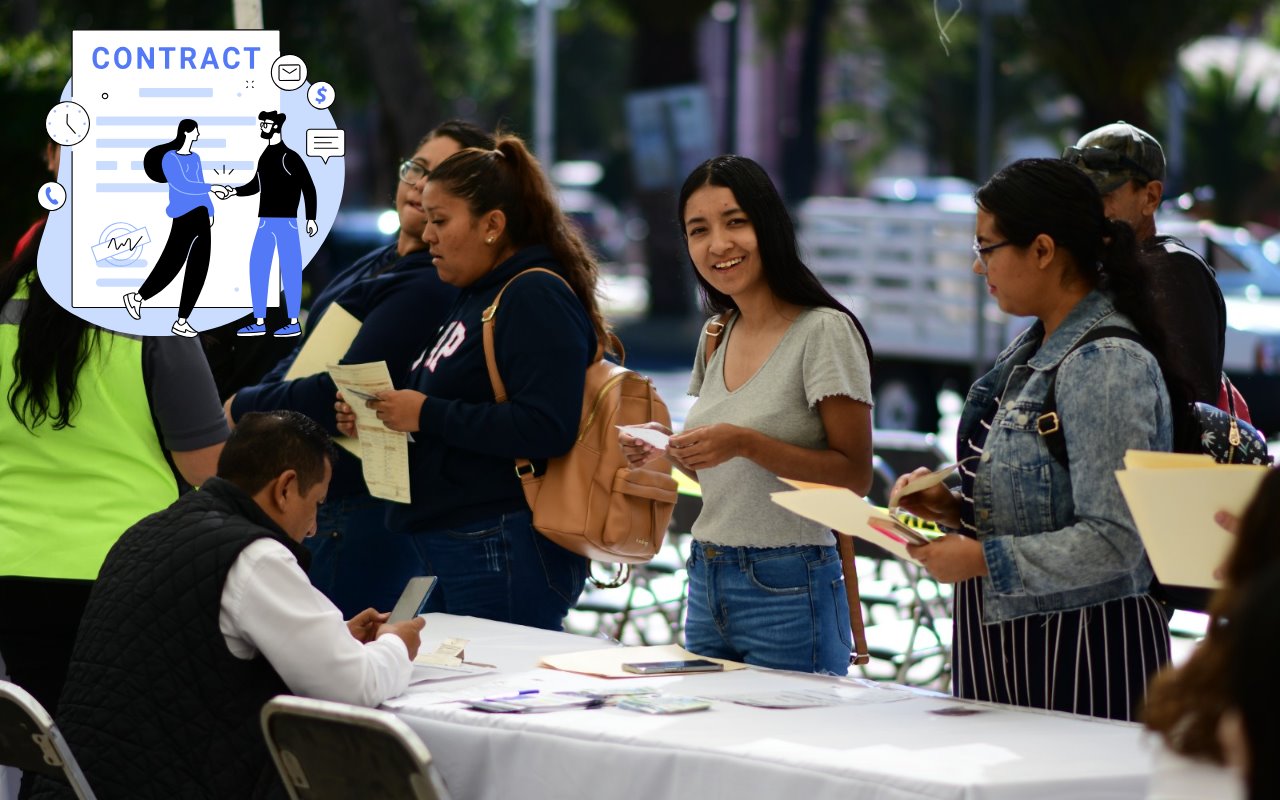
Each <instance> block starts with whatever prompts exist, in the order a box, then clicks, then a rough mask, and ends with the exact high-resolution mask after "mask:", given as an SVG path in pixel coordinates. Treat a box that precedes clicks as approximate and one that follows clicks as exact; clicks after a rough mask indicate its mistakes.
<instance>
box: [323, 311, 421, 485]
mask: <svg viewBox="0 0 1280 800" xmlns="http://www.w3.org/2000/svg"><path fill="white" fill-rule="evenodd" d="M326 316H327V315H326ZM322 321H323V320H322ZM329 375H330V376H331V377H332V378H333V382H334V383H336V384H337V385H338V391H340V392H342V396H343V397H344V398H346V401H347V405H349V406H351V409H352V410H353V411H354V412H355V415H356V432H357V433H358V436H357V438H358V440H359V442H360V460H361V462H362V467H363V470H364V482H365V484H366V485H368V487H369V494H371V495H373V496H374V497H381V498H382V499H384V500H391V501H393V502H396V503H408V502H409V501H410V500H409V434H407V433H402V432H399V431H393V430H391V429H389V428H388V427H387V426H386V425H383V424H382V420H380V419H378V416H377V414H376V413H374V411H373V409H371V408H367V407H366V406H365V404H364V402H363V401H362V400H361V399H360V395H364V396H366V397H372V396H375V395H377V394H378V392H388V391H391V390H392V389H394V388H395V386H393V385H392V383H391V373H390V372H388V371H387V362H385V361H374V362H370V363H367V364H330V365H329Z"/></svg>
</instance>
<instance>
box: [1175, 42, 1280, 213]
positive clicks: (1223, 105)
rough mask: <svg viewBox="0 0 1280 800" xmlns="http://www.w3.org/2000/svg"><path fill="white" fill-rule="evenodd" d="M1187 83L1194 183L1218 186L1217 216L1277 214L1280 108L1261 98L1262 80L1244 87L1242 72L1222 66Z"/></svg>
mask: <svg viewBox="0 0 1280 800" xmlns="http://www.w3.org/2000/svg"><path fill="white" fill-rule="evenodd" d="M1184 83H1185V85H1186V86H1187V94H1188V104H1187V115H1186V132H1187V158H1186V166H1187V180H1188V183H1189V185H1190V186H1205V185H1208V186H1212V187H1213V205H1212V207H1213V219H1214V221H1215V222H1219V223H1221V224H1223V225H1242V224H1244V223H1245V222H1247V221H1250V220H1256V219H1259V218H1261V217H1262V216H1264V215H1267V214H1273V213H1274V212H1273V211H1272V209H1273V201H1274V200H1275V198H1276V188H1277V186H1276V176H1275V169H1276V166H1277V164H1278V163H1280V147H1278V146H1277V140H1278V137H1280V114H1277V111H1276V109H1275V108H1270V109H1267V108H1263V107H1262V105H1261V104H1260V103H1259V102H1258V92H1259V89H1260V86H1261V84H1254V85H1253V87H1252V88H1245V87H1241V86H1240V79H1239V74H1238V73H1236V72H1228V71H1226V70H1223V69H1221V68H1218V67H1213V68H1211V69H1209V71H1208V72H1207V73H1206V74H1205V75H1204V76H1203V77H1202V78H1199V79H1197V78H1194V77H1192V76H1190V75H1184Z"/></svg>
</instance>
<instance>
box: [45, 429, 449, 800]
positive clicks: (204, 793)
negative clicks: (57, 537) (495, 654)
mask: <svg viewBox="0 0 1280 800" xmlns="http://www.w3.org/2000/svg"><path fill="white" fill-rule="evenodd" d="M333 457H334V448H333V443H332V442H331V441H330V440H329V436H328V434H326V433H325V432H324V430H323V429H322V428H320V426H319V425H317V424H316V423H315V422H314V421H312V420H311V419H309V418H307V417H305V416H303V415H302V414H298V413H296V412H292V411H274V412H270V413H265V414H259V413H254V414H246V415H245V416H244V417H243V418H242V419H241V420H240V423H239V424H238V425H237V426H236V429H235V432H234V433H232V434H231V438H230V439H228V440H227V443H226V447H225V448H224V449H223V451H222V455H221V457H220V458H219V459H218V473H217V477H214V478H210V479H209V480H208V481H206V482H205V483H204V485H203V486H201V487H200V491H198V492H189V493H188V494H186V495H184V496H183V497H181V498H180V499H179V500H178V501H177V502H175V503H174V504H173V505H171V506H169V507H168V508H167V509H165V510H163V511H160V512H158V513H156V514H152V515H151V516H149V517H146V518H144V519H143V520H141V521H140V522H138V523H137V524H135V525H134V526H133V527H131V528H130V529H129V530H128V531H126V532H125V534H124V535H123V536H122V537H121V538H120V540H119V541H118V542H117V543H116V545H115V546H114V547H112V548H111V552H110V553H109V554H108V555H107V558H106V562H105V563H104V564H103V566H102V572H101V573H100V574H99V576H98V581H97V583H96V585H95V586H94V588H93V593H92V595H90V597H89V605H88V607H87V609H86V610H85V615H84V618H83V620H82V621H81V623H80V632H79V635H78V637H77V639H76V644H75V650H74V652H73V655H72V660H71V667H70V670H69V672H68V674H67V682H66V686H65V688H64V690H63V693H62V699H61V702H60V703H59V706H58V713H57V723H58V726H59V727H60V728H61V729H62V732H63V734H64V735H65V736H66V738H67V740H68V742H69V743H70V745H71V750H72V752H73V753H75V756H76V759H77V760H78V761H79V762H80V766H81V768H82V769H83V770H84V773H85V777H86V778H87V779H88V782H89V784H90V786H92V787H93V790H94V792H95V793H96V794H97V796H98V797H99V798H100V800H113V798H131V799H134V798H152V797H154V798H173V797H184V798H193V797H209V798H233V797H234V798H263V797H279V798H283V797H284V796H285V793H284V786H283V785H282V783H281V781H280V779H279V777H278V776H277V774H276V770H275V768H274V766H273V765H272V763H271V759H270V757H269V754H268V752H267V748H266V744H265V743H264V741H263V737H262V731H261V729H260V727H259V722H258V715H259V712H260V710H261V708H262V705H263V703H265V702H266V701H267V700H268V699H270V698H271V697H273V696H275V695H277V694H283V693H290V692H292V693H294V694H299V695H305V696H308V697H316V698H322V699H326V700H337V701H341V702H347V703H356V704H359V705H366V706H376V705H378V704H379V703H381V702H382V701H383V700H385V699H387V698H389V697H393V696H395V695H397V694H400V693H401V692H403V691H404V689H405V687H406V685H407V684H408V682H409V674H410V672H411V671H412V664H411V662H412V659H413V658H414V657H415V656H416V655H417V651H418V644H419V639H418V637H419V632H420V631H421V629H422V627H423V624H424V620H423V619H422V618H421V617H418V618H415V619H413V620H410V621H408V622H402V623H399V624H394V625H388V624H384V623H385V622H386V619H387V615H386V614H379V613H378V612H376V611H375V610H373V609H368V610H366V611H364V612H362V613H360V614H359V615H357V616H356V617H355V618H354V619H352V620H351V621H350V622H347V623H344V622H343V620H342V615H341V613H340V612H339V611H338V609H337V608H336V607H335V606H334V605H333V604H332V603H331V602H329V600H328V599H327V598H326V597H325V596H324V595H323V594H321V593H320V592H319V591H318V590H316V589H315V588H313V587H312V586H311V584H310V583H309V582H308V581H307V576H306V573H305V572H303V568H304V566H305V565H306V563H307V553H308V551H307V549H306V548H305V547H303V546H302V540H303V539H304V538H306V537H307V536H309V535H311V534H313V533H315V530H316V509H317V507H318V506H319V504H320V503H321V502H322V501H323V500H324V496H325V492H326V491H327V490H328V485H329V478H330V475H331V474H332V463H333ZM68 524H72V522H71V521H68ZM31 611H32V612H35V611H36V609H31ZM73 796H74V795H73V793H72V791H71V790H70V788H69V787H68V786H66V785H65V784H59V783H56V782H54V781H50V780H44V779H42V780H41V781H40V782H39V783H38V784H37V789H36V792H35V793H34V794H33V797H67V798H70V797H73Z"/></svg>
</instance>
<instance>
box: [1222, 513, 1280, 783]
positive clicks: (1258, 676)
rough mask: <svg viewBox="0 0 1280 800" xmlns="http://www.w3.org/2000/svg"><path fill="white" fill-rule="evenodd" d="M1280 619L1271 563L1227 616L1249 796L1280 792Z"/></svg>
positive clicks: (1232, 694)
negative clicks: (1279, 757)
mask: <svg viewBox="0 0 1280 800" xmlns="http://www.w3.org/2000/svg"><path fill="white" fill-rule="evenodd" d="M1272 524H1273V526H1274V525H1275V524H1276V520H1275V519H1272ZM1274 532H1275V528H1274V527H1273V528H1272V533H1273V534H1274ZM1278 622H1280V568H1278V567H1277V566H1276V565H1274V564H1273V565H1272V567H1271V569H1270V570H1269V571H1268V572H1267V573H1266V574H1265V575H1262V576H1261V577H1259V578H1258V579H1257V580H1256V581H1254V583H1253V585H1252V586H1250V587H1249V588H1248V591H1247V592H1246V593H1245V594H1244V596H1243V597H1242V598H1241V602H1240V606H1239V610H1238V612H1237V614H1236V616H1235V617H1234V618H1232V620H1231V622H1230V625H1232V626H1233V627H1234V628H1235V629H1236V630H1235V632H1234V634H1233V636H1232V638H1233V641H1234V643H1235V647H1234V652H1233V653H1232V655H1233V658H1232V659H1231V662H1230V664H1229V670H1228V672H1227V674H1226V675H1225V676H1224V678H1225V683H1226V685H1227V694H1228V699H1229V700H1230V702H1231V706H1232V708H1234V709H1235V710H1236V712H1237V713H1238V714H1239V715H1240V719H1241V722H1242V723H1243V727H1244V739H1245V741H1246V742H1247V745H1248V748H1249V759H1248V767H1247V768H1246V770H1245V776H1244V780H1245V786H1246V788H1247V790H1248V797H1249V800H1269V799H1270V798H1274V797H1280V764H1277V763H1276V758H1275V756H1276V753H1280V730H1278V729H1277V727H1276V724H1275V716H1276V712H1277V711H1278V710H1280V687H1277V684H1276V679H1275V664H1276V659H1277V658H1280V643H1277V641H1276V637H1275V631H1276V623H1278Z"/></svg>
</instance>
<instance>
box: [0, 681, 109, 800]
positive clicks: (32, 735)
mask: <svg viewBox="0 0 1280 800" xmlns="http://www.w3.org/2000/svg"><path fill="white" fill-rule="evenodd" d="M0 764H4V765H6V766H11V767H17V768H18V769H20V770H22V771H23V772H25V773H27V774H29V775H35V774H39V775H47V776H49V777H51V778H61V779H63V780H65V781H66V782H67V783H68V784H70V785H71V788H72V790H73V791H74V792H75V793H76V797H79V798H80V800H95V797H94V794H93V790H91V789H90V788H89V783H88V782H87V781H86V780H85V779H84V773H82V772H81V771H80V765H79V764H77V763H76V759H75V756H73V755H71V748H69V747H68V746H67V740H66V739H63V738H62V733H61V732H59V731H58V727H57V726H56V725H54V724H53V718H52V717H50V716H49V712H48V711H45V710H44V706H42V705H40V703H39V702H38V701H37V700H36V699H35V698H34V697H32V696H31V695H30V694H28V693H27V691H26V690H24V689H23V688H22V687H21V686H18V685H16V684H13V683H10V682H8V681H0Z"/></svg>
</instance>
